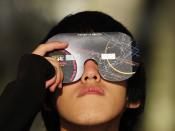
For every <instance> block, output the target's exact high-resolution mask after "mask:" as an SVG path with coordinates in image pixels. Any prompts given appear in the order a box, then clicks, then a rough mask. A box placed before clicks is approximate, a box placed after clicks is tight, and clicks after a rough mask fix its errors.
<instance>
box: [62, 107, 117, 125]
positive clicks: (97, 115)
mask: <svg viewBox="0 0 175 131" xmlns="http://www.w3.org/2000/svg"><path fill="white" fill-rule="evenodd" d="M62 117H63V118H64V119H65V120H66V121H68V122H70V123H73V124H75V125H79V126H96V125H101V124H104V123H108V122H109V121H111V120H113V119H114V118H115V116H114V115H113V114H111V113H109V112H102V111H101V112H99V111H98V112H97V110H93V111H92V110H89V111H88V110H84V111H79V112H78V113H76V114H74V115H71V114H69V116H68V115H67V116H62Z"/></svg>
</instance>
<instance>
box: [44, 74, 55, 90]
mask: <svg viewBox="0 0 175 131" xmlns="http://www.w3.org/2000/svg"><path fill="white" fill-rule="evenodd" d="M55 82H56V75H55V76H54V77H53V78H51V79H50V80H47V81H46V83H45V87H46V88H48V87H49V86H51V85H53V84H54V83H55Z"/></svg>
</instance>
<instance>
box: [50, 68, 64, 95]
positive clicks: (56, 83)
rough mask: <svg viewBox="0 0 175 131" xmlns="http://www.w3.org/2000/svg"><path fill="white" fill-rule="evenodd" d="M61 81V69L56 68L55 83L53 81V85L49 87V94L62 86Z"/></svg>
mask: <svg viewBox="0 0 175 131" xmlns="http://www.w3.org/2000/svg"><path fill="white" fill-rule="evenodd" d="M62 79H63V73H62V71H61V68H57V69H56V81H55V83H54V84H53V85H51V86H50V87H49V89H50V91H51V92H54V91H55V89H56V88H57V87H59V86H60V85H62ZM59 88H62V86H61V87H59Z"/></svg>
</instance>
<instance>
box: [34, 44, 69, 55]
mask: <svg viewBox="0 0 175 131" xmlns="http://www.w3.org/2000/svg"><path fill="white" fill-rule="evenodd" d="M67 46H68V44H67V43H63V42H48V43H45V44H40V45H39V46H38V47H37V48H36V49H35V50H34V51H33V52H32V54H37V55H40V56H44V55H45V54H46V53H47V52H50V51H53V50H56V49H65V48H66V47H67Z"/></svg>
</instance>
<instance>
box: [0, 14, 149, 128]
mask: <svg viewBox="0 0 175 131" xmlns="http://www.w3.org/2000/svg"><path fill="white" fill-rule="evenodd" d="M95 32H122V33H124V34H127V35H129V36H130V37H131V38H133V36H132V34H131V33H130V32H129V31H128V29H127V28H126V27H124V26H123V25H122V24H121V23H120V22H118V21H116V20H114V19H113V18H112V17H111V16H109V15H107V14H105V13H102V12H98V11H83V12H79V13H76V14H73V15H68V16H67V17H65V18H64V19H63V20H62V21H61V22H59V23H58V24H57V25H56V26H54V27H53V28H52V29H51V31H50V32H49V33H48V35H47V36H46V37H45V38H44V39H43V40H42V42H41V43H40V44H39V45H38V47H37V48H36V49H35V50H34V51H33V52H32V53H29V54H25V55H24V56H22V58H21V60H20V62H19V66H18V72H17V78H16V80H14V81H12V82H10V83H9V84H7V86H6V88H5V90H4V91H3V93H2V94H1V99H0V130H1V131H12V130H13V131H26V130H30V127H31V125H32V122H33V120H34V118H35V116H36V115H37V113H38V112H40V111H41V112H42V117H43V120H44V123H45V126H46V128H47V130H48V131H56V130H57V131H58V130H60V131H69V130H71V131H74V130H76V131H79V130H80V131H132V130H134V127H135V125H136V124H137V122H138V120H139V118H140V116H141V114H142V113H143V111H144V106H145V97H146V91H145V90H146V89H145V87H146V86H145V83H146V80H145V70H144V65H143V62H141V63H140V65H139V67H138V69H137V71H136V73H135V74H134V75H133V76H132V77H130V78H129V79H127V80H123V81H118V82H110V81H106V80H104V79H103V78H102V77H101V75H100V74H99V71H98V65H97V63H96V62H94V61H93V60H91V59H89V60H87V61H86V62H85V63H84V71H83V74H82V76H81V78H80V79H79V80H77V81H75V82H72V83H69V84H64V83H62V81H63V78H64V74H63V71H62V69H61V67H60V63H59V62H58V60H56V59H55V58H52V57H49V56H47V55H46V54H47V53H48V52H51V51H53V50H58V49H66V48H67V47H69V43H65V42H61V41H52V42H48V39H49V38H51V37H52V36H55V35H57V34H60V33H95ZM91 87H94V88H101V89H100V90H102V91H103V92H102V94H101V95H99V94H95V93H94V94H93V93H89V94H88V93H87V94H85V95H81V96H79V97H78V94H79V93H80V92H81V90H82V88H91Z"/></svg>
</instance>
